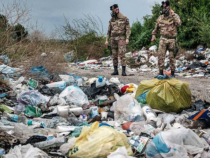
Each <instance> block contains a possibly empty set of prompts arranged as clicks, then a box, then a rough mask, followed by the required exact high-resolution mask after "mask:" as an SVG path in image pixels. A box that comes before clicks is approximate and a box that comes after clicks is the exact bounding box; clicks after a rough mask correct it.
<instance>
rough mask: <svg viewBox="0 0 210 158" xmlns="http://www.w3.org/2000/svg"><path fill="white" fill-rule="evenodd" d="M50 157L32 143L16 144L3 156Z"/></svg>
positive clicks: (4, 157) (8, 157)
mask: <svg viewBox="0 0 210 158" xmlns="http://www.w3.org/2000/svg"><path fill="white" fill-rule="evenodd" d="M29 157H30V158H48V157H49V156H48V155H47V154H46V153H45V152H44V151H42V150H40V149H38V148H34V147H33V146H32V145H30V144H28V145H24V146H21V145H16V146H15V147H14V148H11V149H10V151H9V153H8V154H6V155H4V156H3V158H29Z"/></svg>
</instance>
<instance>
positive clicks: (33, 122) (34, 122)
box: [27, 120, 42, 127]
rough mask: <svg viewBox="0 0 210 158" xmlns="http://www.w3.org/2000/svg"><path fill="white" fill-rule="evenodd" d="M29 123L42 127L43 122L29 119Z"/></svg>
mask: <svg viewBox="0 0 210 158" xmlns="http://www.w3.org/2000/svg"><path fill="white" fill-rule="evenodd" d="M27 123H28V125H29V126H30V125H35V126H37V127H42V123H41V122H36V121H32V120H28V122H27Z"/></svg>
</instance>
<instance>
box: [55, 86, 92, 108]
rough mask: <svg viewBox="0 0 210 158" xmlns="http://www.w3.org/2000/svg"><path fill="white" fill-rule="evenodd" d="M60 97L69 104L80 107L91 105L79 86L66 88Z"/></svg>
mask: <svg viewBox="0 0 210 158" xmlns="http://www.w3.org/2000/svg"><path fill="white" fill-rule="evenodd" d="M59 97H61V98H64V99H66V102H67V103H68V102H70V103H73V104H75V105H77V106H80V107H84V106H87V105H88V104H89V102H88V98H87V96H86V94H85V93H84V92H83V91H82V90H81V89H80V88H79V87H77V86H68V87H66V89H65V90H64V91H63V92H61V94H60V96H59Z"/></svg>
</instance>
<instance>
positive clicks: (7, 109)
mask: <svg viewBox="0 0 210 158" xmlns="http://www.w3.org/2000/svg"><path fill="white" fill-rule="evenodd" d="M0 111H1V112H4V111H7V112H8V113H10V114H11V113H12V110H10V109H9V108H8V107H7V106H6V105H0Z"/></svg>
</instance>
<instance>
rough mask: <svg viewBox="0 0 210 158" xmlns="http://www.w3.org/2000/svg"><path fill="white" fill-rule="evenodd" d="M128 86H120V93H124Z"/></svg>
mask: <svg viewBox="0 0 210 158" xmlns="http://www.w3.org/2000/svg"><path fill="white" fill-rule="evenodd" d="M127 88H129V86H128V85H125V86H124V87H122V88H121V93H122V94H124V93H125V92H126V89H127Z"/></svg>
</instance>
